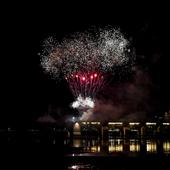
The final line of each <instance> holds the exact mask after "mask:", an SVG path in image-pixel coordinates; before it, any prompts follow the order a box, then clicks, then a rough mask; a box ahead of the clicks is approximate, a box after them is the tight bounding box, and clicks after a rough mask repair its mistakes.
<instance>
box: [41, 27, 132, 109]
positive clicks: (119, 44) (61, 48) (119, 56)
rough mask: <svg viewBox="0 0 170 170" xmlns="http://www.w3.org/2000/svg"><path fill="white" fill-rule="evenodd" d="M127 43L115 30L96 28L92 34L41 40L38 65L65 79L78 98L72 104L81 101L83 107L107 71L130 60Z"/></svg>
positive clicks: (103, 79) (98, 88)
mask: <svg viewBox="0 0 170 170" xmlns="http://www.w3.org/2000/svg"><path fill="white" fill-rule="evenodd" d="M128 46H129V42H128V40H127V39H126V38H125V37H124V35H123V34H122V33H121V32H120V31H119V30H116V29H103V30H102V29H99V31H98V32H95V35H94V34H91V33H87V32H86V33H76V34H75V35H73V36H72V37H71V38H68V39H64V40H63V41H62V42H61V43H59V42H57V41H55V40H54V39H53V38H49V39H47V40H46V41H45V43H44V50H43V52H42V54H41V65H42V67H43V68H44V69H45V71H46V72H48V73H50V74H51V75H52V76H53V77H54V78H56V79H58V78H59V77H60V76H63V77H64V78H65V79H66V81H67V82H68V84H69V86H70V88H71V90H72V92H73V95H74V96H75V98H77V103H73V107H74V105H76V104H78V103H79V104H80V103H83V102H84V104H80V105H81V106H83V105H86V104H87V101H91V99H94V97H95V95H96V93H97V92H98V91H99V90H100V89H101V88H102V87H103V86H104V85H105V83H106V76H105V75H106V74H107V73H108V72H110V73H111V72H114V68H115V67H117V66H125V65H127V64H129V63H130V62H131V61H132V59H131V57H132V56H131V55H130V53H129V49H128ZM89 99H90V100H89ZM80 101H81V102H80ZM93 103H94V102H93ZM93 107H94V105H93Z"/></svg>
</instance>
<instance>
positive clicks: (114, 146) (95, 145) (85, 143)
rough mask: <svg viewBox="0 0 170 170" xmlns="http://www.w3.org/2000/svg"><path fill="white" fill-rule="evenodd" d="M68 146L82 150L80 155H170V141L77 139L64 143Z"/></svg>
mask: <svg viewBox="0 0 170 170" xmlns="http://www.w3.org/2000/svg"><path fill="white" fill-rule="evenodd" d="M69 142H71V143H69ZM68 144H69V146H71V147H73V148H81V149H80V153H82V152H83V153H114V152H123V153H128V152H129V153H132V152H137V153H148V154H149V153H152V154H156V153H165V154H170V140H156V139H147V140H144V139H123V138H119V139H117V138H109V139H108V140H105V141H102V140H100V139H99V138H98V139H93V138H92V139H91V138H86V139H84V138H75V139H73V140H72V141H71V140H65V141H64V145H65V146H68Z"/></svg>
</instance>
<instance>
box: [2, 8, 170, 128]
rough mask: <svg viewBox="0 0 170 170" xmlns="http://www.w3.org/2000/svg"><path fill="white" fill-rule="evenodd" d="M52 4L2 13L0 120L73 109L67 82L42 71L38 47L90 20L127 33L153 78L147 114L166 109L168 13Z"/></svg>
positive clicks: (19, 121)
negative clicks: (104, 10) (5, 15)
mask: <svg viewBox="0 0 170 170" xmlns="http://www.w3.org/2000/svg"><path fill="white" fill-rule="evenodd" d="M58 8H60V7H58ZM58 8H57V9H58ZM57 9H56V11H52V12H51V11H50V13H49V12H48V10H47V11H46V10H45V11H43V10H41V12H37V11H36V9H34V11H31V9H30V11H29V10H27V12H28V13H27V12H25V11H24V9H22V10H21V12H20V13H19V14H16V15H13V14H11V16H10V17H9V18H8V19H4V23H5V24H4V31H3V32H1V34H2V37H3V42H4V49H5V50H4V51H5V52H4V54H3V55H4V56H3V58H4V59H5V62H4V64H3V63H2V65H3V67H4V69H3V72H4V73H5V74H3V75H4V76H3V77H4V81H3V83H2V84H3V85H4V88H3V90H2V91H4V92H5V93H4V94H3V95H2V96H1V97H2V99H3V101H5V103H4V104H3V106H4V110H3V111H1V117H2V119H1V124H4V125H16V126H17V125H25V124H26V123H28V124H30V123H32V122H33V121H35V120H36V119H37V118H38V117H39V116H42V115H43V114H45V113H46V112H47V111H48V109H49V106H50V105H51V106H52V107H53V108H54V110H55V112H57V113H56V114H54V115H53V116H54V117H55V118H57V117H61V116H62V114H64V113H67V114H68V112H70V114H72V110H71V109H70V108H69V104H70V103H71V102H72V101H73V97H72V94H71V92H70V91H69V88H68V86H67V84H66V83H64V82H61V83H60V84H56V82H55V81H54V80H52V79H51V78H50V76H49V75H47V74H44V72H43V70H42V68H41V66H40V57H39V55H38V53H39V52H40V51H41V50H42V42H43V40H44V39H45V38H47V37H48V36H50V35H55V36H56V37H57V39H59V40H61V39H62V38H63V37H64V36H67V35H69V34H72V33H74V32H77V31H84V30H87V29H88V28H90V27H91V26H96V27H104V26H107V25H111V26H113V27H120V29H121V30H122V32H123V33H124V34H125V35H126V36H127V37H128V38H129V39H132V45H133V46H134V47H135V49H136V54H137V61H136V63H137V66H138V68H140V69H141V70H142V71H143V72H144V73H146V75H147V76H149V81H150V82H151V84H152V87H151V91H152V92H151V93H149V95H150V94H151V95H152V100H153V102H151V103H152V105H153V106H154V105H155V109H152V110H151V111H150V112H151V114H152V115H154V114H155V115H156V114H160V113H164V112H165V111H167V110H169V109H170V88H169V87H170V83H169V77H170V76H169V73H170V69H169V64H170V63H169V52H168V51H169V48H167V46H168V44H167V42H168V40H167V39H168V38H167V37H168V33H169V30H168V28H167V25H168V20H167V18H168V17H167V15H163V14H161V15H160V14H159V13H157V12H151V11H150V12H149V13H146V11H145V10H144V9H143V10H142V11H138V10H136V11H134V13H133V12H131V13H130V12H129V11H128V10H127V12H125V11H124V13H121V11H119V13H117V11H114V9H113V11H110V12H108V13H105V14H102V12H101V11H100V10H99V11H97V12H95V11H94V12H92V14H89V13H88V12H87V11H86V12H84V13H79V12H78V11H77V12H76V11H74V13H73V12H72V11H71V10H68V11H67V10H66V9H65V10H66V11H67V13H66V12H65V14H66V16H64V14H63V13H64V11H63V13H62V12H58V11H57ZM120 13H121V14H120ZM78 14H79V15H78ZM21 16H22V17H21ZM144 75H145V74H144ZM129 79H130V78H129ZM121 81H123V80H121ZM128 81H129V80H128ZM117 84H118V83H117ZM117 84H116V85H117ZM113 86H114V83H113ZM114 88H117V87H114ZM106 96H107V94H106ZM153 106H152V107H153ZM61 110H62V111H61ZM153 110H154V113H153Z"/></svg>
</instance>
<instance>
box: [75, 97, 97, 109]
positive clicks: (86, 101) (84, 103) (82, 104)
mask: <svg viewBox="0 0 170 170" xmlns="http://www.w3.org/2000/svg"><path fill="white" fill-rule="evenodd" d="M72 107H73V108H83V109H84V108H87V109H89V108H94V101H93V100H92V99H91V98H90V97H85V98H83V97H82V96H81V95H79V96H78V98H77V100H76V101H74V102H73V103H72Z"/></svg>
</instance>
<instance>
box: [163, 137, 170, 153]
mask: <svg viewBox="0 0 170 170" xmlns="http://www.w3.org/2000/svg"><path fill="white" fill-rule="evenodd" d="M163 152H164V153H170V140H169V141H168V140H166V141H164V142H163Z"/></svg>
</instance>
